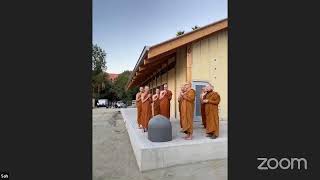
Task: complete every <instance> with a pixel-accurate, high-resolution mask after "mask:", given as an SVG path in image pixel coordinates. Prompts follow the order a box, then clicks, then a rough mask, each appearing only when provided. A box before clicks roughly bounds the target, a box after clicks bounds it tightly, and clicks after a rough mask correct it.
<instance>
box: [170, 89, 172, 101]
mask: <svg viewBox="0 0 320 180" xmlns="http://www.w3.org/2000/svg"><path fill="white" fill-rule="evenodd" d="M171 99H172V92H171V91H170V93H169V101H170V100H171Z"/></svg>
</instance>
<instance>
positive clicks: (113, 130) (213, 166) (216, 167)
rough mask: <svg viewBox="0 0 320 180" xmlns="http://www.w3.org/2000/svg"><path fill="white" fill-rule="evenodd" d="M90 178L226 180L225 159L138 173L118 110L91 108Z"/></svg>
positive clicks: (105, 179) (112, 179)
mask: <svg viewBox="0 0 320 180" xmlns="http://www.w3.org/2000/svg"><path fill="white" fill-rule="evenodd" d="M92 116H93V120H92V121H93V180H116V179H117V180H119V179H120V180H122V179H123V180H128V179H130V180H179V179H183V180H198V179H199V180H226V179H227V160H226V159H225V160H214V161H206V162H201V163H194V164H188V165H179V166H174V167H169V168H163V169H157V170H151V171H147V172H143V173H141V172H140V171H139V168H138V165H137V163H136V159H135V156H134V154H133V150H132V148H131V144H130V139H129V136H128V133H127V131H126V128H125V125H124V122H123V119H122V116H121V113H120V111H118V110H117V109H106V108H95V109H93V115H92Z"/></svg>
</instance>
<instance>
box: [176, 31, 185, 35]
mask: <svg viewBox="0 0 320 180" xmlns="http://www.w3.org/2000/svg"><path fill="white" fill-rule="evenodd" d="M183 34H184V31H178V32H177V33H176V36H181V35H183Z"/></svg>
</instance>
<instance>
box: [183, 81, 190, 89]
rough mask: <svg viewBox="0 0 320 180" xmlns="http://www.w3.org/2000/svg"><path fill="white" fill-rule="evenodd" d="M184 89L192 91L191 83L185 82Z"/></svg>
mask: <svg viewBox="0 0 320 180" xmlns="http://www.w3.org/2000/svg"><path fill="white" fill-rule="evenodd" d="M184 87H185V89H186V90H188V89H190V88H191V82H185V83H184Z"/></svg>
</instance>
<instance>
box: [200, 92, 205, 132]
mask: <svg viewBox="0 0 320 180" xmlns="http://www.w3.org/2000/svg"><path fill="white" fill-rule="evenodd" d="M205 97H206V96H204V97H203V98H204V99H205ZM202 100H203V99H200V107H201V119H202V124H203V126H204V128H206V114H205V104H203V103H202Z"/></svg>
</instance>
